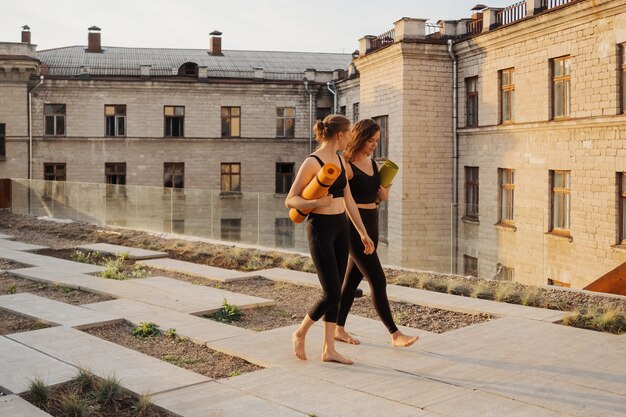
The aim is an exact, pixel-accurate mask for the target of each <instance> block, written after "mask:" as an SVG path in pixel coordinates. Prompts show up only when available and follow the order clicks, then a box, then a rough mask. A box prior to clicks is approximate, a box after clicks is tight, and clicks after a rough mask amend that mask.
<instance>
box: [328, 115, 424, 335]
mask: <svg viewBox="0 0 626 417" xmlns="http://www.w3.org/2000/svg"><path fill="white" fill-rule="evenodd" d="M379 140H380V126H379V125H378V123H376V122H375V121H374V120H372V119H364V120H360V121H359V122H357V123H356V124H355V125H354V127H353V128H352V138H351V140H350V142H349V143H348V145H347V147H346V151H345V152H344V154H343V155H344V157H345V159H346V161H348V164H347V165H346V174H347V176H348V184H349V185H350V188H351V190H352V195H353V197H354V201H355V202H356V205H357V207H358V209H359V214H360V216H361V219H362V221H363V223H364V224H365V228H366V230H367V234H368V235H369V236H370V237H371V238H372V239H373V240H374V245H375V246H376V247H377V246H378V206H377V203H376V202H377V200H378V201H385V200H387V198H388V197H389V189H388V188H384V187H382V186H381V185H380V176H379V174H378V166H377V165H376V161H374V159H373V158H371V156H372V154H373V153H374V151H375V150H376V146H377V145H378V141H379ZM359 236H360V233H359V232H357V230H356V229H355V228H354V227H350V260H349V262H348V269H347V271H346V275H345V279H344V281H343V287H342V288H341V301H340V303H339V315H338V319H337V329H336V331H335V338H336V339H337V340H341V341H343V342H346V343H351V344H355V345H358V344H359V343H360V342H359V340H358V339H356V338H354V337H352V336H350V334H348V333H347V332H346V330H345V324H346V318H347V317H348V312H349V311H350V308H351V307H352V303H353V302H354V297H355V294H356V290H357V287H358V286H359V284H360V283H361V281H362V280H363V276H365V278H366V279H367V281H368V283H369V285H370V289H371V297H372V302H373V303H374V308H375V309H376V312H377V313H378V316H379V317H380V319H381V320H382V322H383V323H384V324H385V326H386V327H387V330H389V333H390V334H391V343H392V344H393V346H397V347H405V346H410V345H412V344H413V343H415V342H416V341H417V339H418V337H417V336H414V337H411V336H407V335H405V334H403V333H402V332H401V331H400V330H398V327H397V326H396V325H395V323H394V321H393V316H392V314H391V308H390V307H389V299H388V298H387V279H386V277H385V272H384V271H383V267H382V265H381V264H380V259H378V254H377V253H376V251H374V252H373V253H369V254H368V253H367V252H365V253H364V251H363V248H364V247H363V243H362V242H361V240H360V238H359Z"/></svg>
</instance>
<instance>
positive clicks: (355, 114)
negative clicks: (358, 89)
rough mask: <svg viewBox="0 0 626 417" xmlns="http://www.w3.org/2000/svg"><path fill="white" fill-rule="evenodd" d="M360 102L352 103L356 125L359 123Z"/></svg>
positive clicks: (353, 118)
mask: <svg viewBox="0 0 626 417" xmlns="http://www.w3.org/2000/svg"><path fill="white" fill-rule="evenodd" d="M359 103H360V102H356V103H352V123H356V122H358V121H359V117H360V114H359V111H360V109H359V107H360V104H359Z"/></svg>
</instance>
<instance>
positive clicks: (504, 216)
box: [498, 168, 515, 224]
mask: <svg viewBox="0 0 626 417" xmlns="http://www.w3.org/2000/svg"><path fill="white" fill-rule="evenodd" d="M498 186H499V197H500V198H499V201H498V206H499V210H498V212H499V218H498V223H507V224H513V219H514V215H515V211H514V205H515V171H514V170H512V169H503V168H498Z"/></svg>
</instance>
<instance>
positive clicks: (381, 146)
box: [357, 103, 389, 242]
mask: <svg viewBox="0 0 626 417" xmlns="http://www.w3.org/2000/svg"><path fill="white" fill-rule="evenodd" d="M357 104H358V103H357ZM372 119H374V121H376V123H378V125H379V126H380V140H379V141H378V145H377V146H376V150H375V151H374V155H373V157H374V159H376V160H386V159H387V158H389V116H378V117H373V118H372ZM378 233H379V239H380V241H381V242H389V240H388V236H389V202H388V201H383V202H381V203H380V204H379V205H378Z"/></svg>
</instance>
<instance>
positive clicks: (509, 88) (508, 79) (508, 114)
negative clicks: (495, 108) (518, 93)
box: [500, 68, 515, 123]
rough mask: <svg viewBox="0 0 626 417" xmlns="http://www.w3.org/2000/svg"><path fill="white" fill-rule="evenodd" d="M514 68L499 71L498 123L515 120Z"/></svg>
mask: <svg viewBox="0 0 626 417" xmlns="http://www.w3.org/2000/svg"><path fill="white" fill-rule="evenodd" d="M514 75H515V68H508V69H504V70H502V71H500V122H501V123H510V122H512V121H513V120H515V117H514V116H515V80H514V79H513V76H514Z"/></svg>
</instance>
